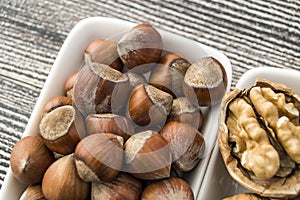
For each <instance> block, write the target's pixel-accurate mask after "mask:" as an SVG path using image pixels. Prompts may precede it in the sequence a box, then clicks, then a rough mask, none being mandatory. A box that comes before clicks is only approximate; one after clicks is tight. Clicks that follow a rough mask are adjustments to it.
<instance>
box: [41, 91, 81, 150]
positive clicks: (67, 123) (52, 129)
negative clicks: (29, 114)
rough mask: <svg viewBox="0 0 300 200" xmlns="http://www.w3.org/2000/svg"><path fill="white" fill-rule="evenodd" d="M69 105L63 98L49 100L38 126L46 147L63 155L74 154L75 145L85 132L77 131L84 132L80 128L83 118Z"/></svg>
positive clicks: (67, 99)
mask: <svg viewBox="0 0 300 200" xmlns="http://www.w3.org/2000/svg"><path fill="white" fill-rule="evenodd" d="M71 103H72V101H69V98H67V97H63V96H57V97H53V98H51V99H49V100H48V101H47V102H46V104H45V106H44V108H43V112H42V118H41V121H40V124H39V132H40V135H41V136H42V138H43V139H44V142H45V144H46V146H47V147H48V148H49V149H50V150H52V151H54V152H56V153H59V154H63V155H66V154H69V153H72V152H74V149H75V147H76V145H77V143H78V142H79V141H80V139H81V138H82V137H84V135H85V132H83V131H78V130H84V129H83V128H81V127H83V126H84V121H83V118H82V116H81V115H80V114H79V113H78V111H77V110H76V109H75V108H74V107H73V106H72V105H71ZM75 122H76V124H75ZM80 126H81V127H80Z"/></svg>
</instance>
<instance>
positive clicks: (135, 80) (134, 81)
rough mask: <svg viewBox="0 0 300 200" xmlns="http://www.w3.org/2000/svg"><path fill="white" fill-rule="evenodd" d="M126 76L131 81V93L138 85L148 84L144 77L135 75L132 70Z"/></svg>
mask: <svg viewBox="0 0 300 200" xmlns="http://www.w3.org/2000/svg"><path fill="white" fill-rule="evenodd" d="M124 75H126V76H127V77H128V80H129V86H130V92H131V91H132V90H133V89H134V88H135V87H136V86H138V85H140V84H144V83H147V80H146V79H145V77H144V76H142V75H140V74H138V73H135V70H130V71H128V72H126V73H125V74H124Z"/></svg>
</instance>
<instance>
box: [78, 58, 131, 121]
mask: <svg viewBox="0 0 300 200" xmlns="http://www.w3.org/2000/svg"><path fill="white" fill-rule="evenodd" d="M128 95H129V82H128V77H127V76H123V74H122V73H121V72H119V71H117V70H114V69H113V68H111V67H109V66H108V65H103V64H92V65H84V66H83V68H81V70H80V72H79V74H78V78H77V82H76V84H75V86H74V98H73V100H74V104H75V106H76V107H77V108H78V109H79V111H80V112H81V113H82V114H83V115H84V116H85V117H86V116H87V115H88V114H91V113H116V114H117V113H119V112H122V109H123V108H124V104H125V103H126V101H127V98H128Z"/></svg>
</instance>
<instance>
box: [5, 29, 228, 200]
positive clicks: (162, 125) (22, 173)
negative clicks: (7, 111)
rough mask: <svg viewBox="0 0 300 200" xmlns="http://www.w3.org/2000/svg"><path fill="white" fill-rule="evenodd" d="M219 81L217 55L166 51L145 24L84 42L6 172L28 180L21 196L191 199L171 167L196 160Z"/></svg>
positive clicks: (222, 86) (184, 168)
mask: <svg viewBox="0 0 300 200" xmlns="http://www.w3.org/2000/svg"><path fill="white" fill-rule="evenodd" d="M226 86H227V76H226V72H225V69H224V67H223V66H222V64H221V63H220V62H219V61H218V60H217V59H215V58H213V57H205V58H201V59H199V60H198V61H196V62H195V63H190V62H189V61H188V60H187V59H186V58H185V57H184V56H182V55H179V54H176V53H174V52H167V51H163V41H162V37H161V35H160V33H159V32H158V31H157V30H156V29H155V28H153V27H152V26H150V25H148V24H139V25H137V26H135V27H133V28H132V29H131V30H130V31H128V32H127V33H125V34H124V35H123V36H122V38H121V39H119V40H118V41H114V40H111V39H97V40H95V41H93V42H91V43H90V44H89V45H88V47H87V48H86V51H85V53H84V65H83V66H81V68H80V69H79V70H78V71H77V72H75V73H73V74H71V75H70V76H69V78H68V79H67V80H66V83H65V96H55V97H53V98H51V99H49V100H48V101H47V102H46V103H45V105H44V107H43V109H42V112H41V115H40V122H39V133H38V136H27V137H24V138H22V139H21V140H20V141H19V142H18V143H17V144H16V145H15V147H14V148H13V151H12V154H11V167H12V171H13V175H14V176H15V178H16V179H17V180H19V181H20V182H21V183H23V184H26V185H28V186H29V187H28V188H27V189H26V190H25V192H24V193H23V195H22V198H23V199H26V198H27V197H28V196H29V195H35V196H36V198H40V199H42V198H46V199H144V200H147V199H151V200H152V199H158V198H159V199H185V200H188V199H194V194H193V191H192V189H191V188H190V186H189V185H188V183H187V182H186V181H184V180H183V179H182V178H180V176H179V175H178V174H182V173H184V172H188V171H191V170H192V169H194V168H195V166H196V165H197V164H198V163H199V161H200V160H201V156H203V155H202V154H203V151H204V148H205V145H204V144H205V141H204V137H203V135H202V134H201V127H202V124H203V121H204V116H203V114H202V112H201V108H202V107H210V106H212V105H214V104H216V103H219V102H220V100H221V98H222V96H223V95H224V93H225V90H226Z"/></svg>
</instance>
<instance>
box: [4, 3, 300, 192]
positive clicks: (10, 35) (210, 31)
mask: <svg viewBox="0 0 300 200" xmlns="http://www.w3.org/2000/svg"><path fill="white" fill-rule="evenodd" d="M91 16H107V17H115V18H120V19H125V20H128V21H133V22H136V23H141V22H146V23H150V24H152V25H154V26H156V27H158V28H161V29H164V30H167V31H170V32H173V33H176V34H178V35H182V36H185V37H187V38H190V39H193V40H195V41H199V42H201V43H204V44H206V45H208V46H212V47H214V48H217V49H219V50H220V51H222V52H223V53H224V54H225V55H227V56H228V57H229V59H230V60H231V63H232V67H233V86H232V87H234V86H235V84H236V82H237V81H238V79H239V77H240V76H241V75H242V74H243V73H244V72H245V71H247V70H248V69H251V68H255V67H261V66H273V67H278V68H292V69H297V70H300V23H299V21H300V20H299V19H300V2H299V1H297V0H288V1H281V0H266V1H256V0H248V1H239V0H230V1H224V0H210V1H201V0H187V1H182V0H164V1H160V0H148V1H140V0H132V1H127V0H126V1H125V0H117V1H113V0H99V1H94V0H87V1H80V0H44V1H41V0H37V1H35V0H26V1H19V0H14V1H9V0H2V1H0V97H1V101H0V186H1V185H2V181H3V179H4V176H5V174H6V171H7V168H8V165H9V156H10V152H11V149H12V147H13V145H14V144H15V143H16V141H18V140H19V138H20V137H21V135H22V133H23V131H24V129H25V126H26V124H27V121H28V119H29V117H30V114H31V112H32V109H33V107H34V105H35V102H36V100H37V98H38V96H39V93H40V91H41V88H42V87H43V84H44V82H45V80H46V79H47V76H48V73H49V71H50V69H51V66H52V64H53V62H54V60H55V58H56V55H57V53H58V51H59V49H60V47H61V45H62V44H63V42H64V40H65V38H66V37H67V34H68V33H69V32H70V30H71V29H72V28H73V27H74V25H75V24H76V23H77V22H78V21H79V20H81V19H84V18H87V17H91ZM66 67H68V66H66Z"/></svg>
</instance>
